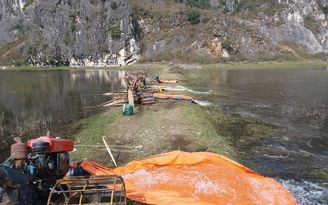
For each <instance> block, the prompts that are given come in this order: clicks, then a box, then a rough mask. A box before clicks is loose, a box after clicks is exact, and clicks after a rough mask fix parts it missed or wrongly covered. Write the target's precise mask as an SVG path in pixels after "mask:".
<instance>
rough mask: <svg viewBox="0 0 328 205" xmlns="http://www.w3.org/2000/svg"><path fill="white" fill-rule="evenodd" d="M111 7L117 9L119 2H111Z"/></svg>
mask: <svg viewBox="0 0 328 205" xmlns="http://www.w3.org/2000/svg"><path fill="white" fill-rule="evenodd" d="M110 8H111V9H113V10H115V9H117V3H116V2H115V1H113V2H111V3H110Z"/></svg>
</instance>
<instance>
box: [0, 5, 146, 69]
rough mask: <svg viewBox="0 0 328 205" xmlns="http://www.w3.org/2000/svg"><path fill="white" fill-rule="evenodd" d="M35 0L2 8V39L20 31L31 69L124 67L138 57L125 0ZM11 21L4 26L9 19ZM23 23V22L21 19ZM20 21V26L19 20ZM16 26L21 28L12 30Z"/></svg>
mask: <svg viewBox="0 0 328 205" xmlns="http://www.w3.org/2000/svg"><path fill="white" fill-rule="evenodd" d="M113 2H114V1H97V0H93V1H92V0H90V1H89V0H81V1H73V0H35V1H31V0H29V1H25V2H24V1H23V2H22V0H21V1H19V0H16V1H7V0H2V4H0V8H1V10H3V11H5V12H4V14H2V16H4V17H2V19H1V23H2V25H6V26H7V27H6V29H1V34H4V35H1V36H3V39H2V41H4V42H8V41H12V40H14V38H13V37H12V36H10V34H12V33H13V34H18V33H19V32H21V31H20V30H21V28H20V27H24V28H25V30H24V31H22V32H24V34H25V35H28V40H27V41H26V42H25V44H24V50H25V52H26V54H27V55H28V57H29V61H30V63H32V64H33V65H47V64H66V65H71V66H108V65H127V64H130V63H133V62H134V61H136V60H137V59H138V58H139V53H140V45H139V43H138V42H137V39H136V33H135V30H136V29H135V22H134V19H133V17H132V14H133V13H132V10H131V8H130V5H129V3H128V2H127V1H126V0H119V1H115V3H113ZM8 19H9V20H10V22H7V20H8ZM20 19H21V20H20ZM19 21H20V22H19ZM15 23H16V24H19V25H20V26H16V27H15V26H13V25H15Z"/></svg>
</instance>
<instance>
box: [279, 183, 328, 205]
mask: <svg viewBox="0 0 328 205" xmlns="http://www.w3.org/2000/svg"><path fill="white" fill-rule="evenodd" d="M276 180H277V181H278V182H280V183H281V185H282V186H284V187H285V188H286V189H288V190H289V191H290V192H291V193H292V194H293V196H294V197H295V199H296V200H297V203H299V204H300V205H327V204H328V188H324V186H327V185H328V183H324V184H322V185H320V184H316V183H312V182H309V181H295V180H293V179H290V180H282V179H276Z"/></svg>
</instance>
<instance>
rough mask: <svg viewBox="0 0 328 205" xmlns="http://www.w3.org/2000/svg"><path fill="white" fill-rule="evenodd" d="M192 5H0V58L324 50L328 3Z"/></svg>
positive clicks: (86, 61)
mask: <svg viewBox="0 0 328 205" xmlns="http://www.w3.org/2000/svg"><path fill="white" fill-rule="evenodd" d="M190 2H194V1H192V0H80V1H73V0H0V12H1V13H0V27H1V29H0V47H1V46H2V47H5V46H6V45H8V43H13V42H17V43H16V44H13V45H14V46H12V47H8V50H7V51H6V52H5V53H3V54H2V58H5V57H6V55H7V53H8V52H18V53H21V54H22V55H24V56H26V57H27V58H28V59H29V62H30V63H31V64H33V65H56V64H66V65H71V66H110V65H128V64H131V63H134V62H136V61H137V60H138V59H140V58H141V56H142V57H151V56H153V55H154V54H157V53H160V52H165V51H166V52H173V53H175V54H180V53H193V54H196V55H199V56H208V57H225V58H227V57H229V56H234V55H236V54H241V55H243V56H245V57H246V58H254V59H257V58H258V59H270V58H272V57H273V56H277V57H276V58H279V59H282V60H283V58H284V57H286V56H288V55H293V56H296V57H298V58H304V53H307V54H315V53H319V52H326V51H327V50H328V44H327V33H328V30H327V28H328V21H327V18H326V14H328V6H327V5H328V4H327V1H326V0H320V1H319V0H317V1H313V0H269V1H265V0H256V1H242V0H224V1H222V0H203V1H198V2H203V3H204V4H207V5H209V7H208V8H206V9H204V8H201V7H198V8H197V7H195V6H193V5H190ZM188 3H189V4H188ZM198 6H199V4H198ZM200 6H202V5H200ZM192 12H194V13H192ZM191 14H198V16H196V17H197V18H199V22H198V23H196V24H193V23H191V20H192V19H190V18H191V17H193V16H191ZM23 37H24V38H23ZM227 42H228V43H230V44H231V45H230V44H229V45H228V46H227V45H226V43H227ZM141 45H142V46H141Z"/></svg>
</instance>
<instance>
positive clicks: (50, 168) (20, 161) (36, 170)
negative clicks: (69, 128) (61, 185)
mask: <svg viewBox="0 0 328 205" xmlns="http://www.w3.org/2000/svg"><path fill="white" fill-rule="evenodd" d="M14 140H15V141H16V144H13V145H12V146H11V156H12V157H11V159H12V160H14V168H15V169H17V170H20V171H23V172H24V173H25V174H28V175H32V176H35V177H38V178H40V179H47V180H49V181H55V180H57V179H58V178H61V177H63V176H65V174H66V173H67V172H68V171H69V154H68V152H69V151H72V150H73V147H74V142H73V141H72V140H65V139H60V138H58V137H57V138H54V137H52V136H50V133H49V132H48V133H47V136H41V137H39V138H37V139H32V140H28V141H27V143H26V144H25V143H22V142H21V139H20V138H19V137H16V138H15V139H14Z"/></svg>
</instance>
